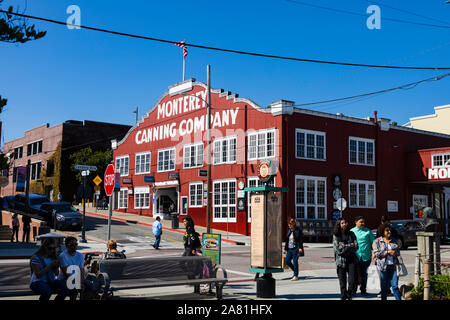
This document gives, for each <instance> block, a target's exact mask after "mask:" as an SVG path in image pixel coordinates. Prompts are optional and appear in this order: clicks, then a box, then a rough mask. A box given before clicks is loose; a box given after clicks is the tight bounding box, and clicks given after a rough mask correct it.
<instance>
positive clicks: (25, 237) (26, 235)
mask: <svg viewBox="0 0 450 320" xmlns="http://www.w3.org/2000/svg"><path fill="white" fill-rule="evenodd" d="M30 224H31V218H30V216H29V215H27V214H24V215H23V216H22V230H23V233H22V242H25V241H26V242H27V243H28V242H30Z"/></svg>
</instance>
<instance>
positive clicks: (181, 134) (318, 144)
mask: <svg viewBox="0 0 450 320" xmlns="http://www.w3.org/2000/svg"><path fill="white" fill-rule="evenodd" d="M206 89H207V88H206V85H205V84H204V83H201V82H196V81H195V79H190V80H187V81H184V82H182V83H179V84H177V85H174V86H171V87H169V91H168V92H166V93H165V94H163V95H162V97H161V98H160V99H159V100H158V101H157V102H156V104H155V105H154V107H153V108H152V109H150V110H149V111H148V112H147V114H146V115H145V116H144V117H143V118H142V119H141V121H139V122H138V123H137V125H136V126H135V127H133V128H131V129H130V131H129V132H128V133H127V134H126V136H125V137H124V138H123V139H122V140H118V141H113V149H114V164H115V169H116V172H119V173H120V176H121V179H120V191H117V192H116V194H115V197H114V198H115V208H116V209H118V210H122V211H126V212H130V213H135V214H141V215H150V216H156V215H160V216H162V217H163V218H164V217H168V216H167V215H168V214H169V213H170V212H176V213H179V214H180V219H182V217H183V215H190V216H192V218H193V219H194V221H195V223H196V225H202V226H206V222H207V219H206V217H207V214H206V206H207V195H208V194H207V192H208V190H207V178H206V177H205V176H203V175H202V173H201V170H205V169H207V160H208V143H207V142H208V136H207V123H206V121H207V105H206V95H207V92H206ZM210 105H211V121H210V123H211V150H210V154H211V179H212V188H211V196H212V204H211V207H212V209H211V210H212V212H211V227H212V228H217V229H221V230H228V231H230V232H237V233H242V234H251V206H250V203H249V201H248V198H249V195H248V194H245V192H244V191H243V189H244V188H245V187H253V186H259V185H261V182H260V181H259V179H258V178H257V165H258V163H259V161H261V160H265V159H268V160H270V161H271V162H272V164H273V165H274V166H275V168H276V169H277V170H276V173H275V174H274V178H273V180H271V182H270V183H271V184H272V185H274V186H277V187H288V188H289V191H288V192H287V193H284V194H283V204H282V205H283V215H284V216H283V220H284V221H285V222H284V224H283V226H282V227H283V228H286V222H287V220H288V218H295V219H297V220H298V221H306V222H307V221H311V222H316V221H330V220H332V219H333V217H336V216H337V215H338V214H342V216H344V218H346V219H348V220H349V221H352V219H353V218H354V217H356V216H359V215H362V216H364V217H365V218H366V221H367V225H368V226H369V227H376V226H377V225H378V223H379V222H380V219H381V216H382V215H384V214H389V215H390V216H391V217H392V219H409V218H412V217H413V216H412V215H411V213H410V207H411V206H412V203H413V197H412V196H413V194H419V192H420V193H421V194H425V193H426V194H429V190H427V186H420V185H416V184H414V183H411V182H410V180H409V176H410V172H409V169H408V154H410V153H417V152H418V150H421V149H427V148H436V147H448V146H450V136H449V135H444V134H439V133H432V132H426V131H421V130H415V129H411V128H405V127H399V126H394V125H392V124H390V122H389V120H387V119H377V118H376V117H375V118H374V119H370V118H368V119H359V118H353V117H348V116H343V115H334V114H328V113H323V112H316V111H311V110H306V109H298V108H295V107H294V102H292V101H286V100H279V101H275V102H273V103H272V104H271V105H270V106H269V107H267V108H263V107H261V106H258V105H257V104H256V103H254V102H253V101H251V100H248V99H245V98H240V97H239V96H238V95H237V94H232V93H231V92H228V91H224V90H222V89H218V90H216V89H212V90H211V104H210ZM339 198H344V199H345V200H346V202H347V204H348V205H347V207H346V208H345V209H344V210H343V211H342V212H337V209H336V208H337V205H336V200H337V199H339ZM243 204H244V205H243ZM446 214H447V215H448V211H447V213H446Z"/></svg>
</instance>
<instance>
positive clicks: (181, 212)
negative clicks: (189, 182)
mask: <svg viewBox="0 0 450 320" xmlns="http://www.w3.org/2000/svg"><path fill="white" fill-rule="evenodd" d="M183 199H186V205H187V207H186V213H184V212H183V211H184V208H183ZM188 208H189V197H186V196H182V197H180V215H182V216H185V215H187V214H188Z"/></svg>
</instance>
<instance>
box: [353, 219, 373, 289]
mask: <svg viewBox="0 0 450 320" xmlns="http://www.w3.org/2000/svg"><path fill="white" fill-rule="evenodd" d="M355 224H356V226H355V227H354V228H353V229H352V230H351V231H352V232H353V233H354V234H355V236H356V241H357V242H358V250H357V251H356V257H357V258H358V261H357V268H358V276H359V278H360V279H359V280H360V290H361V294H362V295H363V296H365V297H366V296H367V295H368V294H367V269H369V266H370V263H371V261H372V243H373V242H374V240H375V238H374V236H373V234H372V231H370V229H368V228H366V227H365V221H364V218H363V217H361V216H358V217H356V218H355ZM356 289H357V288H356V285H355V288H354V289H353V295H356Z"/></svg>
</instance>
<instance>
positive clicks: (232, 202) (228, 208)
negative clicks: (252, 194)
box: [213, 180, 236, 222]
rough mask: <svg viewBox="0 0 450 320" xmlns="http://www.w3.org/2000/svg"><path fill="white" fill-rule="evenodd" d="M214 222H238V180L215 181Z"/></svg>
mask: <svg viewBox="0 0 450 320" xmlns="http://www.w3.org/2000/svg"><path fill="white" fill-rule="evenodd" d="M213 206H214V209H213V210H214V218H213V221H214V222H227V221H228V222H236V180H228V181H214V182H213Z"/></svg>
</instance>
